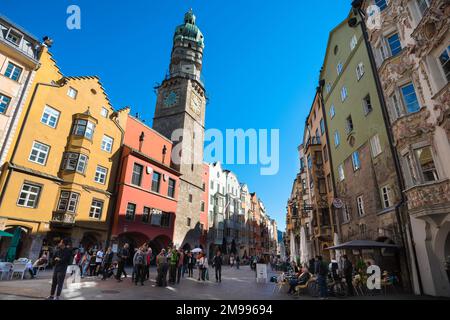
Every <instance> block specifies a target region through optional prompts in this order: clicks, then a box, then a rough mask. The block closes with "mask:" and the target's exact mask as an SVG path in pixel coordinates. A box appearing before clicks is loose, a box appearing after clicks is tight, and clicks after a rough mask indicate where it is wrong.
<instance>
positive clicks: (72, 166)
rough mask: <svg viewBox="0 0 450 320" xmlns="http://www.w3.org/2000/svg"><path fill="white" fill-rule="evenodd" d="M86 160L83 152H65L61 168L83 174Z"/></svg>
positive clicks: (87, 159)
mask: <svg viewBox="0 0 450 320" xmlns="http://www.w3.org/2000/svg"><path fill="white" fill-rule="evenodd" d="M88 161H89V158H88V157H87V156H85V155H84V154H79V153H72V152H66V153H65V154H64V157H63V163H62V170H64V171H76V172H78V173H81V174H84V173H85V171H86V167H87V164H88Z"/></svg>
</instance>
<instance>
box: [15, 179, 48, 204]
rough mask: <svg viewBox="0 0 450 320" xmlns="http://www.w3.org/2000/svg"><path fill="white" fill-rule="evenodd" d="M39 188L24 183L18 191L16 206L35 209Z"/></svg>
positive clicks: (39, 192)
mask: <svg viewBox="0 0 450 320" xmlns="http://www.w3.org/2000/svg"><path fill="white" fill-rule="evenodd" d="M41 189H42V188H41V187H40V186H38V185H35V184H31V183H24V184H23V186H22V190H21V191H20V195H19V199H18V200H17V205H18V206H21V207H26V208H37V205H38V201H39V196H40V194H41Z"/></svg>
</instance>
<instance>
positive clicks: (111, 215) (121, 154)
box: [106, 116, 125, 247]
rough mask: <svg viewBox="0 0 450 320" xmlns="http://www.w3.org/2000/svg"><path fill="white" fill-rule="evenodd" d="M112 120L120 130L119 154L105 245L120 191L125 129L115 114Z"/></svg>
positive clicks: (107, 245) (111, 227)
mask: <svg viewBox="0 0 450 320" xmlns="http://www.w3.org/2000/svg"><path fill="white" fill-rule="evenodd" d="M112 121H113V122H114V124H115V125H116V127H117V128H118V129H119V130H120V132H121V138H120V154H119V174H118V175H117V177H116V184H115V185H116V188H115V189H116V190H114V192H113V195H112V196H111V200H113V201H112V205H111V210H110V212H111V213H110V215H109V223H108V233H107V235H106V247H109V245H110V243H111V236H112V229H113V227H114V218H115V214H116V209H117V197H118V194H119V191H120V183H119V182H120V179H121V177H122V173H123V159H122V158H123V154H124V152H123V148H124V147H123V143H124V139H125V130H124V129H123V128H122V127H121V126H120V124H119V122H118V121H117V116H115V117H114V118H113V119H112Z"/></svg>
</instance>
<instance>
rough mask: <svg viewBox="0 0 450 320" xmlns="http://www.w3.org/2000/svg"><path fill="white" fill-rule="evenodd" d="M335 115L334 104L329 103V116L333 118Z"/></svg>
mask: <svg viewBox="0 0 450 320" xmlns="http://www.w3.org/2000/svg"><path fill="white" fill-rule="evenodd" d="M335 116H336V108H335V107H334V104H332V105H331V108H330V117H331V119H333V118H334V117H335Z"/></svg>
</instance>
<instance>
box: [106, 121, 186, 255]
mask: <svg viewBox="0 0 450 320" xmlns="http://www.w3.org/2000/svg"><path fill="white" fill-rule="evenodd" d="M171 154H172V142H171V141H170V140H168V139H166V138H165V137H163V136H162V135H160V134H159V133H157V132H156V131H154V130H153V129H151V128H149V127H148V126H146V125H145V124H144V123H142V122H141V121H139V120H138V119H136V118H134V117H132V116H129V118H128V121H127V126H126V130H125V138H124V143H123V148H122V156H121V166H120V168H119V170H120V171H119V181H118V199H117V206H116V212H115V216H114V222H113V223H114V225H113V229H112V230H113V234H112V238H113V241H114V242H115V243H118V244H119V245H120V246H122V245H123V244H124V243H129V244H130V246H131V247H132V248H135V247H136V246H140V245H142V244H143V243H149V244H150V246H151V247H152V249H153V252H154V253H159V251H160V250H161V249H162V248H165V247H167V246H169V245H170V244H171V243H172V241H173V233H174V224H175V219H176V216H175V212H176V210H177V199H178V190H179V188H178V186H179V176H180V173H179V172H178V171H176V170H174V169H173V168H172V167H171Z"/></svg>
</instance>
